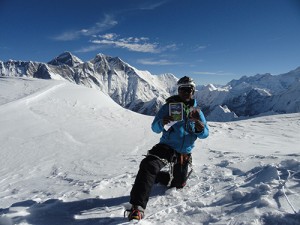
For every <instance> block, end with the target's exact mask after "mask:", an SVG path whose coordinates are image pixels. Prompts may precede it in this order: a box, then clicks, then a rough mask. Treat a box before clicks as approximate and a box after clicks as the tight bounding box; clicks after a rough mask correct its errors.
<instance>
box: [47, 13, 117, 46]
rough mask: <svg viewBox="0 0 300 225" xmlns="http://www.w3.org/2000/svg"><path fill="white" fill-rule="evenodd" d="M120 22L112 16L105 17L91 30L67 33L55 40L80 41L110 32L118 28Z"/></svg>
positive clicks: (90, 28) (85, 29)
mask: <svg viewBox="0 0 300 225" xmlns="http://www.w3.org/2000/svg"><path fill="white" fill-rule="evenodd" d="M117 24H118V22H117V21H116V20H115V19H114V18H113V16H111V15H105V17H104V19H103V20H102V21H100V22H97V23H96V24H94V25H93V26H91V27H89V28H84V29H80V30H75V31H66V32H63V33H62V34H60V35H58V36H56V37H54V38H53V39H55V40H58V41H72V40H75V39H78V38H80V37H82V36H93V35H96V34H98V33H100V32H103V31H105V30H108V29H110V28H112V27H114V26H116V25H117Z"/></svg>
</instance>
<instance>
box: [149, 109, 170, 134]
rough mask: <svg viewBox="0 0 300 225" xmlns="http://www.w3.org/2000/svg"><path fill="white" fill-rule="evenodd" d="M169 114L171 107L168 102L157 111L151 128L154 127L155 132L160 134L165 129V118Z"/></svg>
mask: <svg viewBox="0 0 300 225" xmlns="http://www.w3.org/2000/svg"><path fill="white" fill-rule="evenodd" d="M168 115H169V107H168V104H165V105H163V106H162V107H161V108H160V110H159V111H158V112H157V114H156V116H155V118H154V120H153V122H152V125H151V128H152V131H153V132H155V133H158V134H159V133H161V132H162V131H163V129H164V125H163V118H164V117H165V116H168Z"/></svg>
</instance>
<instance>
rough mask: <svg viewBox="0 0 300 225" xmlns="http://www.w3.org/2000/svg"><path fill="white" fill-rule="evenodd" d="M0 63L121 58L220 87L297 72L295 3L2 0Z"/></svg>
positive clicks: (299, 27)
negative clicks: (255, 77)
mask: <svg viewBox="0 0 300 225" xmlns="http://www.w3.org/2000/svg"><path fill="white" fill-rule="evenodd" d="M0 25H1V35H0V60H1V61H6V60H8V59H15V60H25V61H28V60H32V61H39V62H49V61H50V60H51V59H53V58H55V57H56V56H58V55H59V54H61V53H62V52H64V51H70V52H71V53H73V54H74V55H76V56H77V57H79V58H80V59H82V60H83V61H88V60H90V59H92V58H94V57H95V56H96V54H98V53H103V54H106V55H110V56H113V57H115V56H118V57H120V58H121V59H122V60H124V61H125V62H127V63H129V64H130V65H132V66H134V67H136V68H137V69H140V70H148V71H149V72H151V73H152V74H161V73H173V74H174V75H175V76H177V77H181V76H184V75H189V76H191V77H193V78H194V79H195V80H196V81H197V83H198V84H207V83H214V84H225V83H227V82H229V81H230V80H232V79H238V78H240V77H241V76H243V75H247V76H252V75H255V74H257V73H271V74H274V75H276V74H280V73H285V72H288V71H290V70H293V69H295V68H297V67H299V66H300V41H299V40H300V0H185V1H182V0H149V1H148V0H85V1H79V0H0Z"/></svg>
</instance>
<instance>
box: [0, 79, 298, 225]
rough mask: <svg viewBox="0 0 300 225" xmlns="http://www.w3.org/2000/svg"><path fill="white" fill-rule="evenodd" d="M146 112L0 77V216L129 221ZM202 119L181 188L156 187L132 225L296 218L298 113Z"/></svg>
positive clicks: (82, 91) (67, 88)
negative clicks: (204, 134) (204, 133)
mask: <svg viewBox="0 0 300 225" xmlns="http://www.w3.org/2000/svg"><path fill="white" fill-rule="evenodd" d="M152 119H153V117H150V116H145V115H140V114H137V113H134V112H132V111H129V110H126V109H124V108H122V107H120V106H119V105H117V104H116V103H115V102H114V101H113V100H111V99H110V98H109V97H108V96H107V95H105V94H104V93H102V92H99V91H97V90H94V89H89V88H85V87H82V86H77V85H74V84H71V83H69V82H66V81H57V80H39V79H29V78H10V77H0V143H1V148H0V151H1V157H0V165H1V167H0V199H1V200H0V215H1V217H0V224H1V225H10V224H36V225H44V224H45V225H55V224H59V225H62V224H68V225H71V224H72V225H73V224H78V225H83V224H84V225H91V224H128V222H127V221H126V219H124V218H123V211H124V208H125V207H128V201H129V192H130V189H131V186H132V183H133V182H134V178H135V175H136V173H137V170H138V166H139V162H140V161H141V160H142V159H143V155H144V154H146V152H147V150H148V149H150V148H151V147H152V146H153V145H154V144H156V143H157V142H158V140H159V138H160V135H157V134H154V133H153V132H151V129H150V124H151V122H152ZM209 125H210V136H209V137H208V138H207V139H205V140H202V141H200V140H199V141H197V143H196V147H195V149H194V152H193V162H194V171H195V172H194V173H193V174H192V176H191V178H190V180H189V182H188V185H187V187H185V188H184V189H182V190H176V189H166V188H165V187H164V186H161V185H155V186H154V187H153V190H152V195H151V198H150V201H149V203H148V207H147V211H146V218H145V219H144V220H142V221H140V222H139V224H174V225H175V224H176V225H178V224H204V225H212V224H214V225H225V224H226V225H242V224H252V225H263V224H267V225H274V224H287V225H292V224H293V225H294V224H300V222H299V221H300V216H299V213H300V211H299V210H300V196H299V193H300V173H299V171H300V149H299V146H300V134H299V131H300V114H299V113H298V114H283V115H276V116H266V117H258V118H255V119H251V120H244V121H237V122H228V123H216V122H215V123H209ZM129 224H130V223H129Z"/></svg>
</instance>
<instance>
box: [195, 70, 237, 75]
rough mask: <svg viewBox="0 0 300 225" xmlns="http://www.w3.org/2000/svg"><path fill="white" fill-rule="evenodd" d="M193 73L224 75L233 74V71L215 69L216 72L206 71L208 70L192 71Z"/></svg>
mask: <svg viewBox="0 0 300 225" xmlns="http://www.w3.org/2000/svg"><path fill="white" fill-rule="evenodd" d="M193 74H195V75H214V76H226V75H228V76H229V75H230V76H232V75H234V74H233V73H229V72H224V71H217V72H208V71H194V72H193Z"/></svg>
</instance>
